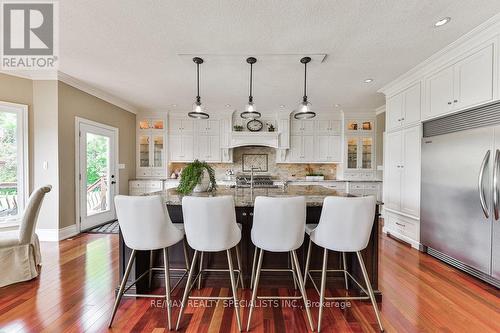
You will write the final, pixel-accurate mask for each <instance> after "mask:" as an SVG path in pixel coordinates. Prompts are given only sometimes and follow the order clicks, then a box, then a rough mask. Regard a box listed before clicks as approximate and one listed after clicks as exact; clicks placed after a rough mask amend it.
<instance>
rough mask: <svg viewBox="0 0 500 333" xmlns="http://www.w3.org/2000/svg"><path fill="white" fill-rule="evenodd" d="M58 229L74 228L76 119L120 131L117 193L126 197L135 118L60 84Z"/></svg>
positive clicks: (132, 162) (132, 174)
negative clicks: (119, 164) (119, 166)
mask: <svg viewBox="0 0 500 333" xmlns="http://www.w3.org/2000/svg"><path fill="white" fill-rule="evenodd" d="M58 95H59V164H60V172H59V180H60V184H61V186H60V225H59V228H63V227H66V226H69V225H72V224H75V222H76V221H75V191H76V189H75V117H81V118H85V119H88V120H92V121H96V122H99V123H103V124H106V125H109V126H113V127H117V128H118V130H119V162H118V163H123V164H125V169H122V170H120V171H119V182H120V183H119V192H120V194H128V180H129V178H134V177H135V150H136V147H135V119H136V118H135V115H134V114H132V113H130V112H128V111H125V110H123V109H121V108H119V107H117V106H115V105H113V104H110V103H108V102H105V101H103V100H101V99H99V98H97V97H94V96H92V95H89V94H87V93H85V92H82V91H81V90H78V89H76V88H73V87H71V86H69V85H67V84H65V83H63V82H59V91H58Z"/></svg>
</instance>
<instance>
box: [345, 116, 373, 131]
mask: <svg viewBox="0 0 500 333" xmlns="http://www.w3.org/2000/svg"><path fill="white" fill-rule="evenodd" d="M374 124H375V121H374V119H347V120H346V122H345V126H346V127H345V132H346V134H360V133H370V132H372V131H373V128H374Z"/></svg>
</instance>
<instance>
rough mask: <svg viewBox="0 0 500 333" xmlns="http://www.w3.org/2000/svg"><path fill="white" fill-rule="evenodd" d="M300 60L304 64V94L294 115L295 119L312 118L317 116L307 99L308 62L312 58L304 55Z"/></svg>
mask: <svg viewBox="0 0 500 333" xmlns="http://www.w3.org/2000/svg"><path fill="white" fill-rule="evenodd" d="M300 62H301V63H303V64H304V96H303V97H302V102H300V104H299V107H298V108H297V110H296V112H295V114H294V115H293V117H294V118H295V119H311V118H314V117H316V113H315V112H313V111H311V103H309V102H308V101H307V64H308V63H309V62H311V58H309V57H304V58H302V59H300Z"/></svg>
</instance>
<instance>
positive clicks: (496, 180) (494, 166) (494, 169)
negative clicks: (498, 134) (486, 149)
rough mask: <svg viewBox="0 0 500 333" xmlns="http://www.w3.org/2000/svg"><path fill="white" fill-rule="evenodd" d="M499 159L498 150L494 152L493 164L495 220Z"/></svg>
mask: <svg viewBox="0 0 500 333" xmlns="http://www.w3.org/2000/svg"><path fill="white" fill-rule="evenodd" d="M499 159H500V150H498V149H497V150H496V152H495V162H494V164H493V212H494V215H495V220H498V218H499V212H498V166H499V164H500V163H499Z"/></svg>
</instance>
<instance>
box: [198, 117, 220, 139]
mask: <svg viewBox="0 0 500 333" xmlns="http://www.w3.org/2000/svg"><path fill="white" fill-rule="evenodd" d="M194 125H195V131H196V133H200V134H209V135H220V125H219V120H214V119H198V120H195V121H194Z"/></svg>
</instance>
